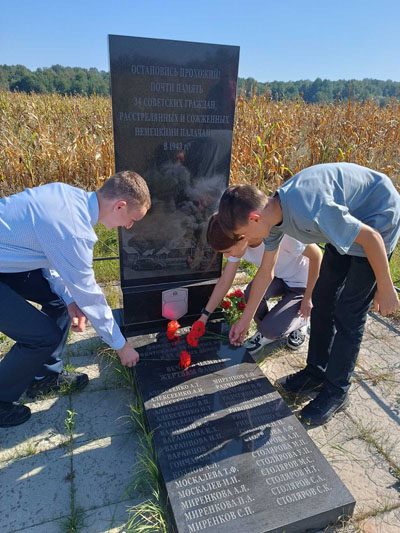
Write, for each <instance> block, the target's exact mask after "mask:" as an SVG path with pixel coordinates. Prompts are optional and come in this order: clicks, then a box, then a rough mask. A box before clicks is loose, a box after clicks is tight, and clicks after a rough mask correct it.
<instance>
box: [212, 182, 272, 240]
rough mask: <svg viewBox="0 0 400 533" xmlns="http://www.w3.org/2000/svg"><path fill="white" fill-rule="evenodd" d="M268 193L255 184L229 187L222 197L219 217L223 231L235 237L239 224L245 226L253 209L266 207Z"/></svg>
mask: <svg viewBox="0 0 400 533" xmlns="http://www.w3.org/2000/svg"><path fill="white" fill-rule="evenodd" d="M266 203H267V197H266V195H265V194H264V193H263V192H262V191H260V189H257V187H255V186H254V185H235V186H233V187H228V188H227V189H226V191H225V192H224V194H223V195H222V197H221V200H220V202H219V208H218V218H219V222H220V225H221V227H222V229H223V231H224V232H225V233H226V234H227V235H231V236H232V237H234V234H235V230H236V228H238V227H239V226H245V225H246V224H247V222H248V219H249V215H250V213H251V212H252V211H257V210H259V209H264V207H265V205H266Z"/></svg>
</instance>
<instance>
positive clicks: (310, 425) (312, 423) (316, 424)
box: [300, 397, 350, 428]
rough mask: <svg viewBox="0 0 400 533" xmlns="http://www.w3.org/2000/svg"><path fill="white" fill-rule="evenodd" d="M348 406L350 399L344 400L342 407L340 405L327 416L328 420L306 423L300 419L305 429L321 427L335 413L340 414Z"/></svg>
mask: <svg viewBox="0 0 400 533" xmlns="http://www.w3.org/2000/svg"><path fill="white" fill-rule="evenodd" d="M349 405H350V398H348V397H347V398H346V400H345V401H344V402H343V403H342V405H340V406H339V407H338V408H337V409H336V410H335V411H333V413H332V414H331V415H329V417H328V418H326V419H324V420H322V421H321V420H318V421H317V422H315V421H308V420H307V419H304V418H302V417H300V419H301V421H302V422H303V423H304V424H305V425H306V426H307V427H310V428H311V427H318V426H323V425H324V424H327V423H328V422H329V421H330V420H332V418H333V417H334V416H335V415H336V414H337V413H340V411H344V410H345V409H347V407H348V406H349Z"/></svg>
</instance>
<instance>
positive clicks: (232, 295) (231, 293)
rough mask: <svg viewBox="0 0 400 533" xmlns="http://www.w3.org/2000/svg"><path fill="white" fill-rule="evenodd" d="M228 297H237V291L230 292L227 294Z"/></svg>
mask: <svg viewBox="0 0 400 533" xmlns="http://www.w3.org/2000/svg"><path fill="white" fill-rule="evenodd" d="M227 297H228V298H234V297H235V293H234V292H230V293H229V294H227Z"/></svg>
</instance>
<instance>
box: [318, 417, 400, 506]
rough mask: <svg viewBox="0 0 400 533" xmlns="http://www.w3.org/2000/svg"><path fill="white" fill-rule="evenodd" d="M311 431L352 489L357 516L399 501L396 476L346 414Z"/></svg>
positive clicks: (337, 471)
mask: <svg viewBox="0 0 400 533" xmlns="http://www.w3.org/2000/svg"><path fill="white" fill-rule="evenodd" d="M308 433H309V435H310V437H311V438H312V439H313V441H314V442H315V443H316V445H317V446H318V448H319V449H320V450H321V452H322V453H323V454H324V455H325V457H326V458H327V459H328V461H329V462H330V464H331V465H332V467H333V468H334V470H335V471H336V473H337V474H338V476H339V477H340V479H341V480H342V481H343V483H344V484H345V485H346V486H347V487H348V488H349V490H351V493H352V494H353V496H354V498H355V500H356V508H355V515H356V516H357V515H360V514H364V513H366V512H372V511H375V510H378V509H383V508H384V507H385V506H386V505H387V504H388V503H390V504H395V503H396V502H397V501H398V498H399V493H398V490H397V479H396V478H395V477H394V476H393V475H392V474H391V472H390V469H389V467H388V465H387V463H386V462H385V460H384V459H383V458H382V457H381V456H380V455H379V454H378V453H377V452H376V451H374V449H371V448H370V447H369V446H368V444H367V443H366V442H365V441H363V440H362V439H360V438H358V436H357V429H356V428H355V426H354V425H353V424H352V423H351V421H350V420H349V419H348V417H347V416H346V414H345V413H339V414H338V415H337V416H336V417H335V418H334V419H333V420H332V421H331V422H330V423H329V424H327V425H326V426H322V427H318V428H313V429H310V430H309V432H308Z"/></svg>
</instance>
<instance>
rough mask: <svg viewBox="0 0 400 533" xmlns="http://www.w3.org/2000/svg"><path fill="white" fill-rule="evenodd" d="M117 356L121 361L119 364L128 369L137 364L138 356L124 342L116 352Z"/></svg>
mask: <svg viewBox="0 0 400 533" xmlns="http://www.w3.org/2000/svg"><path fill="white" fill-rule="evenodd" d="M117 354H118V356H119V358H120V359H121V363H122V364H123V365H124V366H127V367H129V368H131V367H133V366H135V365H136V363H138V362H139V354H138V353H137V351H136V350H134V349H133V348H132V346H130V345H129V344H128V342H126V343H125V344H124V346H123V347H122V348H121V349H120V350H117Z"/></svg>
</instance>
